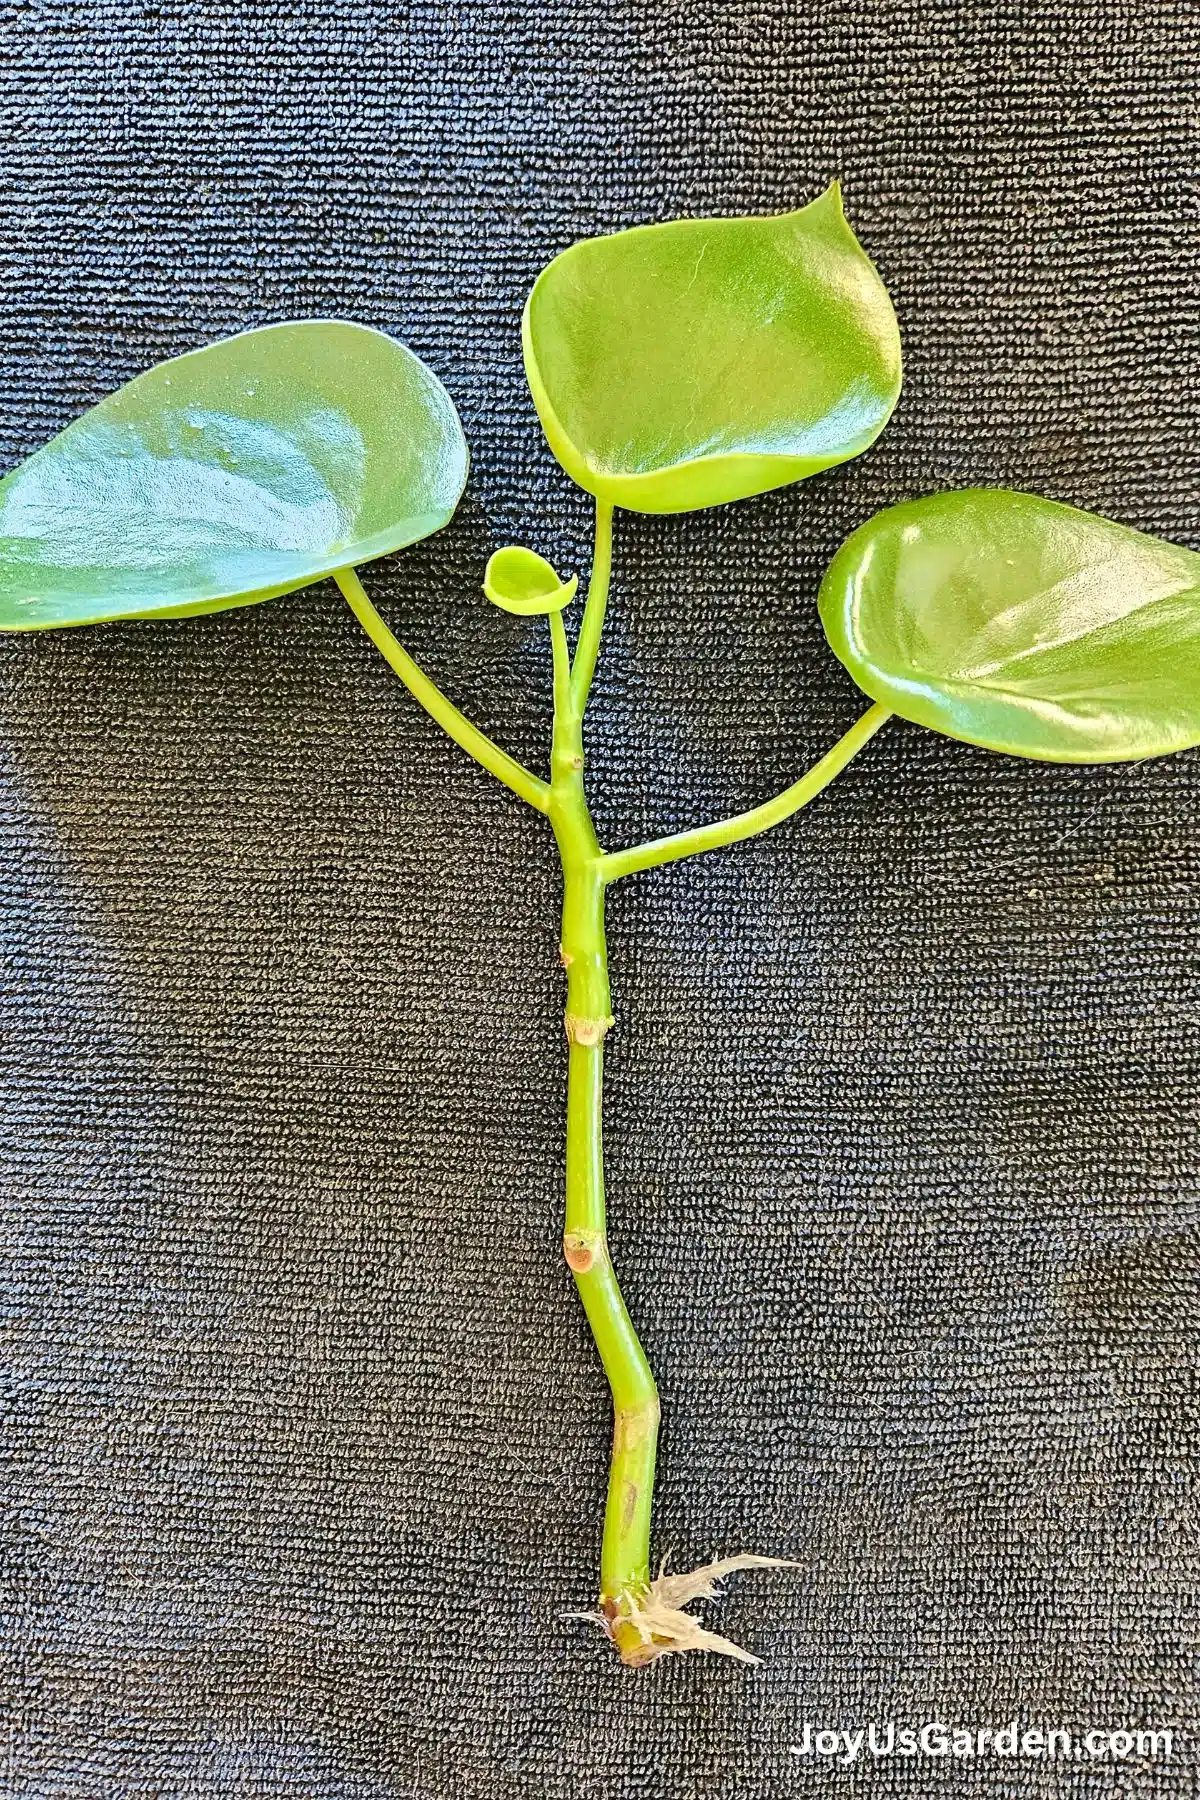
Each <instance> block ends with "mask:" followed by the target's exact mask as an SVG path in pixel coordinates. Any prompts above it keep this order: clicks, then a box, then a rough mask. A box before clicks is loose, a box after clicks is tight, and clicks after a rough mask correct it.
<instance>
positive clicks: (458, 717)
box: [333, 569, 550, 813]
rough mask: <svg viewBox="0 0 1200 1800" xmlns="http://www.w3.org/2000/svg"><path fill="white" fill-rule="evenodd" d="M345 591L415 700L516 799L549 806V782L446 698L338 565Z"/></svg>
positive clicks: (339, 580) (349, 572) (353, 609)
mask: <svg viewBox="0 0 1200 1800" xmlns="http://www.w3.org/2000/svg"><path fill="white" fill-rule="evenodd" d="M333 579H334V580H335V581H336V582H337V585H338V587H339V588H340V589H341V592H342V596H343V598H344V599H345V601H346V604H347V605H348V606H349V608H350V611H351V612H352V613H353V614H354V616H355V618H356V619H357V620H358V622H359V624H360V625H361V626H362V628H363V630H364V631H365V632H366V634H367V636H368V637H369V638H370V640H371V642H372V643H373V644H374V646H375V648H376V649H377V650H378V651H379V653H380V655H381V656H382V657H383V659H384V661H385V662H386V663H387V664H388V665H389V667H390V668H391V669H393V670H394V672H395V673H396V674H397V675H398V676H399V677H400V679H401V681H402V682H403V683H404V685H405V687H406V688H407V689H408V691H409V693H410V694H411V695H412V696H413V699H414V700H417V701H419V702H420V704H421V705H422V706H423V707H424V708H425V711H426V712H427V713H428V714H429V716H430V718H431V719H433V720H434V721H435V723H436V724H438V725H440V726H441V728H442V730H443V731H444V732H445V733H446V735H447V737H451V738H453V739H454V742H455V743H456V744H457V745H458V746H459V747H460V749H463V750H465V751H466V753H467V755H468V756H473V757H474V758H475V761H476V762H477V763H479V764H481V766H482V767H483V768H485V769H486V770H487V771H488V773H489V774H491V775H494V776H495V777H496V779H497V781H502V782H503V783H504V785H505V787H506V788H510V789H511V790H512V792H513V793H514V794H516V796H517V798H518V799H520V800H524V801H525V802H526V804H527V805H529V806H532V807H534V808H535V809H536V810H537V811H538V812H540V813H544V812H549V810H550V784H549V782H546V781H542V780H541V779H540V778H539V777H538V776H537V775H534V774H533V773H532V772H531V771H530V770H529V769H527V768H526V767H525V765H524V764H523V763H519V762H518V761H517V760H516V758H515V757H512V756H510V755H509V754H508V752H507V750H501V748H500V746H499V744H494V743H493V742H492V740H491V738H490V737H487V736H486V735H485V734H484V733H483V732H482V731H480V729H479V727H478V726H477V725H472V723H471V721H470V719H468V718H467V717H466V716H465V715H464V714H463V713H460V712H459V710H458V708H457V706H455V705H453V704H452V702H451V701H449V700H447V698H446V696H445V694H443V692H442V690H441V689H440V688H439V687H437V686H436V685H435V683H433V682H432V681H430V679H429V677H428V675H426V674H425V672H424V670H423V669H421V668H419V667H418V665H417V664H416V663H415V662H414V661H413V659H412V657H411V656H410V655H409V654H408V651H407V650H405V648H404V647H403V645H402V644H401V643H400V642H399V641H398V640H397V639H396V638H395V637H394V636H393V635H392V633H391V632H390V631H389V630H388V628H387V626H386V625H385V624H384V622H383V620H382V619H381V618H380V616H379V614H378V613H377V612H376V611H375V608H374V607H373V606H372V604H371V602H370V600H369V599H368V598H367V592H366V589H365V588H364V587H363V584H362V582H361V581H360V580H359V579H358V575H357V573H356V572H355V570H353V569H339V570H338V571H337V573H336V574H335V575H334V578H333Z"/></svg>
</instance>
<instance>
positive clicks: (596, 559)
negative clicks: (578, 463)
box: [571, 500, 613, 718]
mask: <svg viewBox="0 0 1200 1800" xmlns="http://www.w3.org/2000/svg"><path fill="white" fill-rule="evenodd" d="M612 538H613V509H612V506H611V504H610V503H609V502H608V501H607V500H597V501H596V539H595V548H594V551H593V554H592V576H591V580H590V581H589V582H588V594H587V605H586V606H585V607H584V609H583V623H582V625H581V626H580V627H579V639H578V642H577V643H576V645H575V662H574V665H573V666H572V669H571V705H572V707H573V709H574V711H575V712H576V713H578V715H579V717H580V718H582V717H583V714H584V711H585V710H586V707H587V703H588V695H589V694H590V693H591V691H592V676H593V675H594V674H595V673H596V658H597V656H598V655H599V653H600V634H601V632H602V631H603V630H604V614H605V610H606V608H607V606H608V584H609V579H610V577H611V575H612Z"/></svg>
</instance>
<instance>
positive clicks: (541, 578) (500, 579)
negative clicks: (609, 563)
mask: <svg viewBox="0 0 1200 1800" xmlns="http://www.w3.org/2000/svg"><path fill="white" fill-rule="evenodd" d="M578 586H579V577H578V575H572V576H571V578H570V580H569V581H564V580H563V579H562V577H561V576H560V575H558V574H556V572H555V570H554V568H553V567H552V565H551V564H550V563H548V562H547V561H546V559H545V557H544V556H539V555H538V554H537V552H536V551H535V550H526V549H524V548H523V546H522V545H520V544H509V545H508V546H507V548H506V549H504V550H497V551H495V552H494V553H493V554H492V555H491V556H490V557H489V558H488V566H487V568H486V570H485V571H484V576H483V591H484V593H485V594H486V595H487V597H488V599H489V600H491V601H492V602H493V603H494V604H495V605H496V606H502V607H503V608H504V610H505V612H510V613H552V612H561V611H562V609H563V607H564V606H569V605H570V604H571V601H572V600H573V599H574V598H575V590H576V588H577V587H578Z"/></svg>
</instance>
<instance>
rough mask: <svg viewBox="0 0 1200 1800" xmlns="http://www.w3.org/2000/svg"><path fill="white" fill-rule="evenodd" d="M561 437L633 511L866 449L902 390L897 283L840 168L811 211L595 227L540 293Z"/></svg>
mask: <svg viewBox="0 0 1200 1800" xmlns="http://www.w3.org/2000/svg"><path fill="white" fill-rule="evenodd" d="M522 337H523V342H524V349H525V372H526V374H527V376H528V378H529V386H530V389H531V391H532V393H533V398H534V404H535V405H536V407H537V410H538V416H539V418H540V419H541V422H542V427H543V429H544V431H545V433H546V437H547V438H548V440H549V443H550V447H551V449H552V450H553V451H554V454H555V456H557V458H558V460H559V462H560V463H561V464H562V466H563V468H564V469H565V470H566V471H567V474H568V475H570V476H571V477H572V479H573V480H575V481H577V482H578V483H579V485H580V487H582V488H585V489H586V490H587V491H588V493H590V494H595V495H596V496H597V498H599V499H601V500H605V501H608V502H610V503H612V504H613V505H616V506H624V507H627V508H629V509H630V510H632V511H633V512H648V513H669V512H690V511H692V510H693V509H695V508H696V507H701V506H717V505H719V504H721V503H722V502H723V501H726V500H741V499H745V498H746V496H748V495H750V494H761V493H763V492H765V491H766V490H767V489H768V488H775V487H782V486H783V485H784V484H785V483H787V482H790V481H799V480H800V479H801V478H802V477H803V476H806V475H813V474H815V473H816V472H817V471H818V470H819V469H827V468H829V467H830V466H831V465H832V464H834V463H840V462H845V461H846V459H847V458H848V457H851V456H857V455H858V454H859V453H860V451H863V450H865V449H866V448H867V446H868V445H869V444H871V443H873V442H874V440H875V438H876V437H878V435H879V433H880V432H881V431H882V430H883V427H884V425H885V424H886V423H887V420H888V417H889V416H890V414H891V412H892V409H893V407H894V406H895V404H896V400H897V397H898V396H899V393H900V336H899V331H898V329H897V326H896V315H895V313H894V312H893V311H892V304H891V301H890V300H889V299H888V295H887V290H886V288H885V287H884V285H883V283H882V281H881V280H880V279H879V276H878V275H877V274H876V272H875V269H874V268H873V266H872V264H871V263H870V262H869V260H868V259H867V257H866V255H865V254H864V252H863V250H862V248H861V246H860V245H859V243H858V240H857V238H856V237H855V236H854V233H853V232H852V231H851V230H850V227H849V226H848V225H847V223H846V220H845V217H844V215H843V213H842V202H841V194H840V191H839V189H838V186H837V183H836V182H835V183H834V185H833V186H832V187H830V188H828V189H827V190H826V191H825V193H823V194H822V195H821V197H820V198H819V199H818V200H814V201H813V202H812V204H811V205H810V206H806V207H804V208H803V210H802V211H800V212H793V213H783V214H780V215H779V216H777V217H771V218H749V219H678V220H676V221H674V222H673V223H671V224H668V225H644V226H640V227H638V228H637V229H635V230H633V231H623V232H619V233H618V234H617V235H616V236H615V237H603V238H589V239H586V240H585V241H584V242H582V243H579V244H575V245H573V246H572V248H571V249H569V250H565V251H564V252H563V254H562V255H561V256H558V257H556V258H555V260H554V261H553V262H552V263H551V264H550V265H549V267H548V268H546V269H544V270H543V271H542V273H541V275H539V277H538V279H537V282H536V283H535V285H534V288H533V292H532V293H531V294H530V296H529V300H528V303H527V304H526V307H525V317H524V320H523V324H522Z"/></svg>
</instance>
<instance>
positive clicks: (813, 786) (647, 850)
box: [601, 706, 892, 882]
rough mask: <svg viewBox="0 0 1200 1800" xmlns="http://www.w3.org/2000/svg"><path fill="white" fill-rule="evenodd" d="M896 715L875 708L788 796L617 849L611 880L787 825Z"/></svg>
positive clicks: (605, 866) (607, 869)
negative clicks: (645, 842)
mask: <svg viewBox="0 0 1200 1800" xmlns="http://www.w3.org/2000/svg"><path fill="white" fill-rule="evenodd" d="M891 716H892V715H891V713H890V712H889V710H888V708H887V707H886V706H872V707H871V708H870V710H869V711H867V712H865V713H864V714H863V715H862V717H861V718H860V719H858V720H856V722H855V723H854V724H853V725H852V726H851V727H850V729H849V731H848V732H847V733H846V735H845V736H844V737H841V738H839V739H838V741H837V743H836V744H835V745H834V746H833V749H832V750H830V751H829V752H828V753H827V754H826V755H825V756H823V757H822V758H821V760H820V762H818V763H814V764H813V766H812V768H811V769H809V770H808V771H807V773H806V774H804V775H802V776H801V777H800V779H799V781H794V782H793V783H792V785H791V787H789V788H785V789H784V791H783V793H782V794H777V795H776V796H775V798H774V799H773V800H767V801H764V803H763V805H762V806H756V807H754V808H753V810H752V811H750V812H744V813H737V814H735V815H734V817H733V818H732V819H720V820H718V821H717V823H716V824H713V825H698V826H697V827H696V829H695V830H694V831H679V832H676V833H675V834H674V835H673V836H671V837H665V838H655V839H654V840H653V842H651V843H649V844H638V845H637V846H636V848H634V849H632V850H617V851H614V852H612V853H611V854H610V855H608V856H606V857H604V859H603V861H602V863H601V868H602V870H603V874H604V879H605V881H606V882H613V881H619V880H620V879H621V877H622V876H623V875H636V874H638V873H639V872H640V871H641V870H642V869H654V868H657V867H658V866H659V864H660V863H669V862H677V861H678V860H679V858H680V857H681V856H698V855H699V854H700V852H701V851H703V850H718V849H720V847H721V845H722V844H736V843H738V842H739V840H740V839H742V838H748V837H754V836H756V835H757V834H758V833H759V832H760V831H769V830H770V829H771V827H772V825H779V824H781V823H782V821H783V820H784V819H787V818H790V817H791V815H792V814H793V813H794V812H799V810H800V808H801V807H802V806H807V805H808V803H809V801H810V800H815V799H816V797H817V795H818V794H819V793H820V792H821V790H822V788H825V787H828V786H829V783H830V782H831V781H832V780H833V778H834V776H835V775H838V774H840V773H841V771H842V770H843V769H844V768H845V766H846V764H847V763H848V762H849V761H850V759H851V757H853V756H857V755H858V752H859V751H860V750H861V749H862V748H863V746H864V745H865V744H868V743H870V741H871V739H872V738H873V737H874V736H875V733H876V732H877V731H878V730H879V728H880V726H881V725H884V724H886V723H887V721H888V720H889V719H890V718H891Z"/></svg>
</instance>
